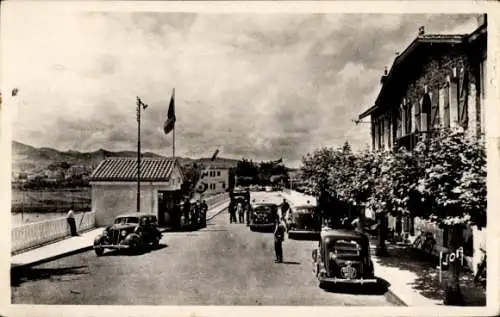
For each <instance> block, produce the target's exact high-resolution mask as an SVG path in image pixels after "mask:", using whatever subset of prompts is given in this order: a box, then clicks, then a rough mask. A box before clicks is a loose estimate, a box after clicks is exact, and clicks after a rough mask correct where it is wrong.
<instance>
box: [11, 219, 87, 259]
mask: <svg viewBox="0 0 500 317" xmlns="http://www.w3.org/2000/svg"><path fill="white" fill-rule="evenodd" d="M75 222H76V226H77V230H78V231H79V232H80V231H85V230H89V229H92V228H94V227H95V212H85V213H78V214H76V215H75ZM11 234H12V235H11V241H12V247H11V252H12V253H19V252H22V251H25V250H28V249H31V248H35V247H38V246H41V245H44V244H46V243H49V242H53V241H57V240H60V239H63V238H66V237H68V236H70V234H71V232H70V229H69V226H68V222H67V220H66V217H59V218H55V219H50V220H45V221H40V222H34V223H29V224H25V225H22V226H18V227H14V228H12V233H11Z"/></svg>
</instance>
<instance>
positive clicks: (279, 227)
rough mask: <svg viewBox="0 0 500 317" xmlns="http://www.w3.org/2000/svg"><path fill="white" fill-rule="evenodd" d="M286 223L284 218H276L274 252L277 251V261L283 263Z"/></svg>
mask: <svg viewBox="0 0 500 317" xmlns="http://www.w3.org/2000/svg"><path fill="white" fill-rule="evenodd" d="M285 231H286V229H285V223H284V221H283V218H281V219H280V218H278V219H277V220H276V228H275V229H274V252H275V253H276V260H275V263H283V241H284V240H285Z"/></svg>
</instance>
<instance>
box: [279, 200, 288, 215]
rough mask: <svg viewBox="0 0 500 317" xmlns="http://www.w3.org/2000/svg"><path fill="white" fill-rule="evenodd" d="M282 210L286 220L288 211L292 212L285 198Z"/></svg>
mask: <svg viewBox="0 0 500 317" xmlns="http://www.w3.org/2000/svg"><path fill="white" fill-rule="evenodd" d="M280 209H281V217H283V218H285V217H286V215H287V213H288V211H289V210H290V205H289V204H288V202H287V201H286V199H284V198H283V203H281V206H280Z"/></svg>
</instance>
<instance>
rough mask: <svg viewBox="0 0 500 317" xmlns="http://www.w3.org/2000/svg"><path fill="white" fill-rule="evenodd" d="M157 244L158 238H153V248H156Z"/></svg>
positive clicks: (158, 243)
mask: <svg viewBox="0 0 500 317" xmlns="http://www.w3.org/2000/svg"><path fill="white" fill-rule="evenodd" d="M159 245H160V240H158V239H154V240H153V247H155V248H156V247H158V246H159Z"/></svg>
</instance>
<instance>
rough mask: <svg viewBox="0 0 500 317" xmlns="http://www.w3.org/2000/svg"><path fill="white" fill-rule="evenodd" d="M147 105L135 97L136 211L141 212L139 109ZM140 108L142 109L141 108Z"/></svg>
mask: <svg viewBox="0 0 500 317" xmlns="http://www.w3.org/2000/svg"><path fill="white" fill-rule="evenodd" d="M147 107H148V105H146V104H145V103H143V102H142V100H141V99H140V98H139V97H137V109H136V110H137V212H138V213H139V212H141V110H143V109H146V108H147ZM141 108H142V109H141Z"/></svg>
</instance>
